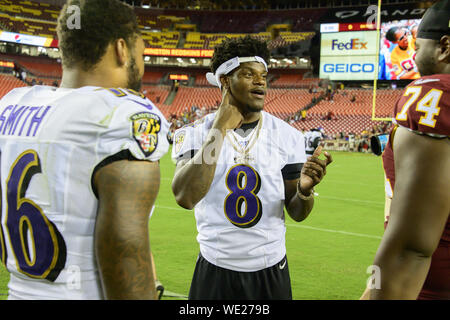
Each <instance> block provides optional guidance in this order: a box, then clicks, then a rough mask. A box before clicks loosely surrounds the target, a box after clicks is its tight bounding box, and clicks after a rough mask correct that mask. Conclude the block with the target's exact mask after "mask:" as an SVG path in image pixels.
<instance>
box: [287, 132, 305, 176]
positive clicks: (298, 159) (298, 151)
mask: <svg viewBox="0 0 450 320" xmlns="http://www.w3.org/2000/svg"><path fill="white" fill-rule="evenodd" d="M289 129H290V130H289V131H288V132H287V139H286V144H285V152H286V154H287V162H286V164H285V166H284V167H283V168H282V169H281V174H282V176H283V179H284V180H294V179H298V178H300V172H301V170H302V167H303V164H304V163H305V162H306V151H305V137H304V135H303V134H302V133H301V132H300V131H297V130H296V129H294V128H289Z"/></svg>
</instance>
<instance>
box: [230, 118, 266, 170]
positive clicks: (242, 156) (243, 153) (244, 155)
mask: <svg viewBox="0 0 450 320" xmlns="http://www.w3.org/2000/svg"><path fill="white" fill-rule="evenodd" d="M262 121H263V117H262V115H261V117H260V119H259V122H258V125H257V126H256V128H255V129H254V130H253V132H252V133H251V134H250V137H249V138H248V140H247V142H248V143H247V145H246V146H242V145H241V143H240V142H239V141H238V139H237V138H236V133H234V131H233V130H230V131H231V134H229V133H228V132H227V134H226V138H227V139H228V141H229V142H230V144H231V146H232V147H233V149H234V150H235V151H237V152H238V153H239V154H238V155H237V156H235V157H234V162H235V163H244V164H248V163H249V162H250V161H253V160H255V159H254V158H252V157H251V156H250V155H249V153H250V150H251V148H252V147H253V146H254V145H255V143H256V141H257V140H258V137H259V133H260V129H261V127H262ZM230 136H231V137H230Z"/></svg>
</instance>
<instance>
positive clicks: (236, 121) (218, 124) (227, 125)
mask: <svg viewBox="0 0 450 320" xmlns="http://www.w3.org/2000/svg"><path fill="white" fill-rule="evenodd" d="M242 121H244V117H243V116H242V113H240V112H239V109H238V108H237V107H236V106H234V105H232V104H230V91H229V90H228V88H227V87H224V89H223V94H222V103H221V104H220V106H219V110H218V111H217V114H216V118H215V120H214V125H213V127H215V128H217V129H220V130H224V131H226V130H233V129H236V128H239V127H240V126H241V124H242Z"/></svg>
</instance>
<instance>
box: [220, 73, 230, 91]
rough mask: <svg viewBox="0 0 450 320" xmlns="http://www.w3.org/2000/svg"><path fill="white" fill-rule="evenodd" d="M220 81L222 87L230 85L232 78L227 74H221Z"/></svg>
mask: <svg viewBox="0 0 450 320" xmlns="http://www.w3.org/2000/svg"><path fill="white" fill-rule="evenodd" d="M220 83H221V85H222V88H229V87H230V79H229V78H228V77H227V76H224V75H223V76H220Z"/></svg>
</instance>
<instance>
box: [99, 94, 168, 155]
mask: <svg viewBox="0 0 450 320" xmlns="http://www.w3.org/2000/svg"><path fill="white" fill-rule="evenodd" d="M104 125H105V126H107V128H106V129H105V130H104V131H103V132H102V133H101V135H100V137H99V140H98V141H99V143H98V148H97V150H98V154H99V157H100V158H105V157H106V156H110V155H113V154H116V153H119V152H121V151H124V150H128V151H129V152H130V154H131V155H132V156H133V158H135V159H137V160H148V161H158V160H159V159H161V158H162V156H164V154H166V153H167V151H168V149H169V142H168V140H167V134H168V131H169V123H168V122H167V120H166V119H165V118H164V116H163V115H162V113H161V112H160V111H159V110H158V109H157V108H156V106H154V105H153V103H152V102H151V101H150V100H148V99H146V98H145V99H144V98H139V97H133V98H130V99H127V98H124V99H123V100H121V101H120V103H119V104H118V105H117V106H114V107H113V111H112V112H111V114H110V115H109V116H107V117H106V118H105V119H104Z"/></svg>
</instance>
